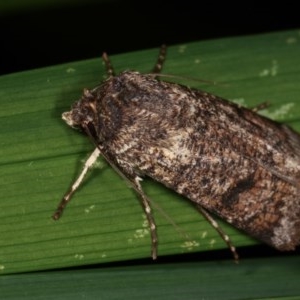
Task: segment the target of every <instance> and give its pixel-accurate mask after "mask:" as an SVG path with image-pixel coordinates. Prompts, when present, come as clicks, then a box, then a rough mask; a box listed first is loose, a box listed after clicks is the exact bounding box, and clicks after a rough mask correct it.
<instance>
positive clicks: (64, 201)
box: [52, 148, 101, 220]
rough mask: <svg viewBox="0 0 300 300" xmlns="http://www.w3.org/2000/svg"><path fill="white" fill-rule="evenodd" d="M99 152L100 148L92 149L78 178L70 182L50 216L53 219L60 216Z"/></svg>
mask: <svg viewBox="0 0 300 300" xmlns="http://www.w3.org/2000/svg"><path fill="white" fill-rule="evenodd" d="M100 154H101V152H100V150H99V149H98V148H96V149H95V150H94V152H93V153H92V154H91V155H90V157H89V158H88V159H87V160H86V162H85V163H84V166H83V169H82V171H81V173H80V174H79V176H78V178H77V179H76V180H75V182H74V183H73V184H72V186H71V189H70V190H69V191H68V192H67V193H66V194H65V196H64V197H63V198H62V200H61V202H60V203H59V205H58V207H57V209H56V211H55V213H54V214H53V216H52V218H53V219H54V220H58V219H59V218H60V217H61V215H62V213H63V210H64V208H65V207H66V206H67V204H68V203H69V201H70V200H71V198H72V195H73V194H74V193H75V191H76V190H77V188H78V187H79V185H80V184H81V182H82V180H83V179H84V177H85V175H86V173H87V171H88V170H89V169H90V168H91V167H92V166H93V164H94V163H95V161H96V160H97V158H98V156H99V155H100Z"/></svg>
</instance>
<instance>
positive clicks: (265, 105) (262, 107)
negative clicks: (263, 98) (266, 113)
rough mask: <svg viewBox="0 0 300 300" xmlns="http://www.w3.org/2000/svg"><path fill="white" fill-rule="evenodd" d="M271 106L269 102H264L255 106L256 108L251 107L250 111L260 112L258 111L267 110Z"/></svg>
mask: <svg viewBox="0 0 300 300" xmlns="http://www.w3.org/2000/svg"><path fill="white" fill-rule="evenodd" d="M269 106H270V103H269V102H262V103H260V104H258V105H255V106H254V107H251V108H250V109H251V110H252V111H254V112H258V111H260V110H263V109H265V108H267V107H269Z"/></svg>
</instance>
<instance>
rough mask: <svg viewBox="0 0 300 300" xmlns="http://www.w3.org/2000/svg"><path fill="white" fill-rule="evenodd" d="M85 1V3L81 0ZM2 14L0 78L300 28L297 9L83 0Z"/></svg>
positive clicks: (281, 5)
mask: <svg viewBox="0 0 300 300" xmlns="http://www.w3.org/2000/svg"><path fill="white" fill-rule="evenodd" d="M79 2H80V1H79ZM79 2H78V1H74V3H72V2H69V3H64V4H59V3H58V4H56V5H48V6H47V5H43V6H42V5H39V6H35V5H33V6H31V7H27V8H26V9H22V10H21V9H20V10H16V9H14V10H13V11H6V12H1V11H0V36H1V46H0V49H1V50H0V75H1V74H7V73H11V72H16V71H21V70H27V69H33V68H39V67H44V66H49V65H53V64H60V63H65V62H69V61H75V60H82V59H88V58H94V57H97V56H100V55H101V53H102V52H103V51H107V52H108V53H109V54H110V55H112V54H115V53H121V52H127V51H132V50H139V49H145V48H150V47H151V48H152V47H159V46H160V45H161V44H162V43H167V44H168V45H172V44H177V43H186V42H190V41H195V40H205V39H213V38H218V37H225V36H236V35H247V34H257V33H263V32H270V31H278V30H286V29H293V28H300V17H299V9H298V8H296V6H295V5H289V4H288V3H287V2H282V1H281V2H279V3H278V4H276V3H275V2H273V3H272V4H267V3H263V4H262V3H255V2H249V3H247V2H244V1H243V2H242V3H240V4H234V3H228V1H223V2H220V3H216V2H214V1H196V0H194V1H191V0H185V1H162V0H160V1H158V0H152V1H151V2H150V1H143V0H139V1H137V0H111V1H100V0H98V1H96V0H86V1H82V2H83V3H82V4H80V3H79Z"/></svg>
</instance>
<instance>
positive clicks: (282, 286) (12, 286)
mask: <svg viewBox="0 0 300 300" xmlns="http://www.w3.org/2000/svg"><path fill="white" fill-rule="evenodd" d="M299 263H300V258H299V257H296V256H295V257H284V258H279V257H277V258H265V259H263V260H262V259H244V260H243V261H242V262H241V263H240V264H239V265H236V264H234V263H232V261H217V262H213V261H210V262H192V263H180V262H178V263H176V264H175V263H172V264H164V265H160V264H156V263H153V264H151V265H140V266H127V267H112V268H102V269H86V270H76V271H74V270H67V271H55V272H40V273H33V274H17V275H10V276H8V275H7V276H3V277H2V278H0V279H1V280H0V289H1V296H2V298H3V299H24V300H26V299H45V300H46V299H102V300H105V299H144V298H146V299H156V300H160V299H161V300H164V299H214V300H216V299H221V300H226V299H230V300H235V299H239V300H241V299H277V300H278V299H290V300H292V299H294V300H296V299H299V295H300V286H299Z"/></svg>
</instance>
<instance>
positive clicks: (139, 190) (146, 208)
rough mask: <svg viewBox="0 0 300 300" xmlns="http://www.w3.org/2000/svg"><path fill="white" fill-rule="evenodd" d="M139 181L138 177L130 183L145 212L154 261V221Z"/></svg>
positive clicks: (155, 251) (155, 253)
mask: <svg viewBox="0 0 300 300" xmlns="http://www.w3.org/2000/svg"><path fill="white" fill-rule="evenodd" d="M141 180H142V179H141V178H140V177H138V176H136V177H135V178H134V182H132V184H133V187H134V189H135V190H136V192H137V193H138V194H139V196H140V197H141V203H142V205H143V208H144V212H145V214H146V217H147V220H148V224H149V229H150V233H151V243H152V244H151V256H152V258H153V259H154V260H155V259H156V258H157V244H158V238H157V232H156V225H155V221H154V218H153V215H152V211H151V206H150V201H149V199H148V197H147V196H146V194H145V193H144V191H143V188H142V186H141V184H140V181H141Z"/></svg>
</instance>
